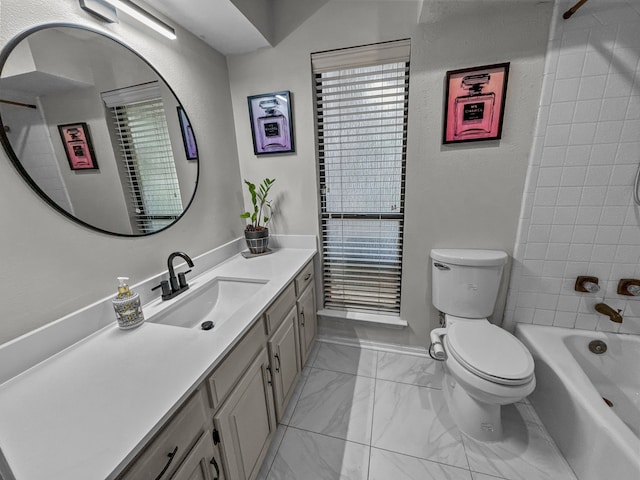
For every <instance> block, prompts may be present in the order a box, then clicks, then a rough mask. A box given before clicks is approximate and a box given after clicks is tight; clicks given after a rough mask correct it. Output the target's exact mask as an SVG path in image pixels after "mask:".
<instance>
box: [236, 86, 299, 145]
mask: <svg viewBox="0 0 640 480" xmlns="http://www.w3.org/2000/svg"><path fill="white" fill-rule="evenodd" d="M247 101H248V102H249V119H250V121H251V136H252V137H253V152H254V153H255V154H256V155H268V154H273V153H288V152H295V147H294V142H293V122H292V118H291V94H290V92H288V91H286V92H276V93H265V94H262V95H252V96H250V97H247Z"/></svg>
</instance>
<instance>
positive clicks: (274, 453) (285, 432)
mask: <svg viewBox="0 0 640 480" xmlns="http://www.w3.org/2000/svg"><path fill="white" fill-rule="evenodd" d="M281 425H283V424H281ZM288 429H289V426H288V425H285V426H284V433H283V434H282V438H280V443H279V444H278V447H277V448H276V451H275V452H273V458H272V459H271V462H269V466H268V467H267V472H266V474H265V478H269V474H270V473H271V467H273V462H275V461H276V457H277V456H278V452H279V451H280V447H282V442H283V441H284V436H285V435H286V434H287V430H288ZM267 454H268V453H267Z"/></svg>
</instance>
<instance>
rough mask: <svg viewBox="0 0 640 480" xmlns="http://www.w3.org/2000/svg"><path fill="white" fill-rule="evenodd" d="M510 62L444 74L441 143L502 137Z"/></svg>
mask: <svg viewBox="0 0 640 480" xmlns="http://www.w3.org/2000/svg"><path fill="white" fill-rule="evenodd" d="M508 78H509V63H500V64H495V65H486V66H482V67H473V68H464V69H462V70H451V71H448V72H447V85H446V89H447V93H446V96H445V109H444V129H443V130H444V133H443V140H442V143H460V142H477V141H480V140H497V139H499V138H501V136H502V120H503V117H504V105H505V97H506V94H507V80H508Z"/></svg>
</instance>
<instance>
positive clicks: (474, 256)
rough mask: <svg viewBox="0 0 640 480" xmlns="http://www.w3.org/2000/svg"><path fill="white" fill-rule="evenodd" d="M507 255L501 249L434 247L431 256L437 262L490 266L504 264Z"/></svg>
mask: <svg viewBox="0 0 640 480" xmlns="http://www.w3.org/2000/svg"><path fill="white" fill-rule="evenodd" d="M507 257H508V255H507V254H506V253H505V252H503V251H502V250H471V249H464V248H434V249H433V250H431V258H433V259H434V260H437V261H438V262H445V263H452V264H453V265H466V266H469V267H492V266H496V265H504V264H505V263H506V262H507Z"/></svg>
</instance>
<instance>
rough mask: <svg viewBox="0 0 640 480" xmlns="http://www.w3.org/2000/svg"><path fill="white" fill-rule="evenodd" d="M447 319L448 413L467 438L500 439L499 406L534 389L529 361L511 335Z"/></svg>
mask: <svg viewBox="0 0 640 480" xmlns="http://www.w3.org/2000/svg"><path fill="white" fill-rule="evenodd" d="M447 320H448V322H449V326H448V327H447V329H446V335H445V336H444V350H445V352H446V360H445V380H444V381H445V385H444V386H445V388H444V392H445V398H446V400H447V404H448V406H449V410H450V412H451V414H452V416H453V417H454V419H455V421H456V424H457V425H458V427H459V428H460V430H461V431H463V432H464V433H466V434H467V435H469V436H471V437H472V438H475V439H477V440H481V441H496V440H500V439H501V438H502V434H503V432H502V421H501V419H500V407H501V406H502V405H507V404H511V403H515V402H518V401H520V400H522V399H523V398H525V397H526V396H528V395H529V394H530V393H531V392H533V390H534V389H535V386H536V381H535V376H534V373H533V371H534V365H533V358H532V357H531V354H530V353H529V351H528V350H527V349H526V347H525V346H524V345H523V344H522V343H521V342H520V341H519V340H518V339H517V338H516V337H514V336H513V335H511V334H510V333H508V332H507V331H505V330H503V329H501V328H500V327H496V326H495V325H492V324H491V323H489V322H488V321H487V320H484V321H478V319H473V320H471V321H468V320H467V321H465V320H464V319H457V320H453V321H452V319H451V318H448V319H447Z"/></svg>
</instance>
